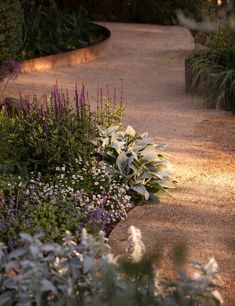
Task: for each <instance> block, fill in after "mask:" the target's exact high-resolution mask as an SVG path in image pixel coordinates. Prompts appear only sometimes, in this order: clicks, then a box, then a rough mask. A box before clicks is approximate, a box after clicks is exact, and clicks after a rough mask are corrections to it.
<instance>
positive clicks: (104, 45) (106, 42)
mask: <svg viewBox="0 0 235 306" xmlns="http://www.w3.org/2000/svg"><path fill="white" fill-rule="evenodd" d="M97 27H99V29H100V31H101V32H102V34H103V37H104V39H103V40H102V41H100V42H97V43H95V44H93V45H90V46H88V47H83V48H79V49H77V50H74V51H67V52H63V53H61V54H55V55H49V56H43V57H39V58H34V59H29V60H25V61H22V63H21V68H20V69H21V72H31V71H45V70H50V69H53V68H56V67H61V66H69V65H78V64H81V63H85V62H89V61H91V60H94V59H95V58H96V57H97V56H99V55H101V54H104V53H105V52H107V51H108V50H109V49H110V36H111V32H110V31H109V30H108V29H107V28H105V27H103V26H101V25H97Z"/></svg>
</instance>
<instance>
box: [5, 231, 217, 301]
mask: <svg viewBox="0 0 235 306" xmlns="http://www.w3.org/2000/svg"><path fill="white" fill-rule="evenodd" d="M21 241H22V243H23V247H22V248H18V249H16V250H14V251H13V252H12V253H10V254H8V255H4V254H5V247H4V245H3V244H0V266H1V273H0V306H5V305H7V306H11V305H12V306H13V305H17V306H31V305H37V306H47V305H51V306H52V305H53V306H55V305H56V306H60V305H65V306H71V305H79V306H121V305H122V306H138V305H139V306H154V305H156V306H173V305H174V306H175V305H181V306H184V305H185V306H186V305H190V306H199V305H204V306H205V305H206V306H210V305H222V304H223V301H222V298H221V296H220V294H219V292H218V288H219V286H218V285H217V279H218V269H217V263H216V262H215V260H214V259H213V258H211V259H210V260H209V262H208V263H207V264H206V265H202V264H200V263H194V270H195V272H194V274H193V275H192V276H190V275H188V274H186V273H184V274H180V275H179V277H178V278H177V280H176V281H171V282H169V281H166V280H165V279H163V277H162V276H161V273H160V271H159V269H157V268H156V266H154V265H153V262H152V261H151V260H147V259H146V258H145V247H144V244H143V242H142V238H141V233H140V231H139V230H138V229H136V228H135V227H133V226H132V227H131V228H130V229H129V238H128V247H127V251H128V252H129V259H127V260H120V259H119V258H118V257H115V256H114V255H113V254H112V253H111V251H110V247H109V246H108V245H107V240H106V238H105V236H104V233H103V232H100V233H99V235H98V237H97V238H94V237H93V236H90V235H88V234H87V232H86V231H85V230H83V232H82V236H81V242H80V243H79V244H77V243H75V242H74V241H73V239H72V237H71V235H70V234H69V233H67V234H66V237H65V238H64V244H63V245H59V244H57V243H50V244H48V243H42V242H41V241H40V236H38V235H37V236H34V237H33V236H30V235H28V234H21Z"/></svg>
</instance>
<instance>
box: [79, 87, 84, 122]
mask: <svg viewBox="0 0 235 306" xmlns="http://www.w3.org/2000/svg"><path fill="white" fill-rule="evenodd" d="M80 108H81V116H83V115H84V114H85V87H84V85H83V84H82V89H81V92H80Z"/></svg>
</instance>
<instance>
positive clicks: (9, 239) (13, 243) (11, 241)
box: [7, 237, 15, 250]
mask: <svg viewBox="0 0 235 306" xmlns="http://www.w3.org/2000/svg"><path fill="white" fill-rule="evenodd" d="M7 244H8V247H9V249H10V250H13V249H14V247H15V241H14V239H13V238H12V237H9V238H8V243H7Z"/></svg>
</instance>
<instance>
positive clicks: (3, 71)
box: [0, 60, 21, 80]
mask: <svg viewBox="0 0 235 306" xmlns="http://www.w3.org/2000/svg"><path fill="white" fill-rule="evenodd" d="M20 67H21V64H20V63H19V62H17V61H15V60H9V61H5V62H4V63H3V64H2V65H1V66H0V76H1V77H2V78H3V79H6V78H8V79H10V80H15V79H16V78H17V77H18V76H19V74H20Z"/></svg>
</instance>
